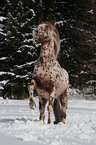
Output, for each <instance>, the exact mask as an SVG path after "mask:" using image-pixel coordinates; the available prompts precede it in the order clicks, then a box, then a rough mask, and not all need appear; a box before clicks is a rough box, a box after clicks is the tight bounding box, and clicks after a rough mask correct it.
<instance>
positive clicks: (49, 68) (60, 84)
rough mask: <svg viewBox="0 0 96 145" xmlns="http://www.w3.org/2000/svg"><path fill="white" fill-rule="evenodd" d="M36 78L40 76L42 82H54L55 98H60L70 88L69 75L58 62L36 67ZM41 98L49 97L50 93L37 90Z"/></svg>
mask: <svg viewBox="0 0 96 145" xmlns="http://www.w3.org/2000/svg"><path fill="white" fill-rule="evenodd" d="M33 75H34V76H36V75H37V76H40V77H41V78H42V80H43V79H44V80H52V81H53V82H54V84H55V88H56V92H55V96H59V95H60V94H61V93H62V92H63V91H64V90H65V89H66V87H67V86H68V74H67V72H66V71H65V70H64V69H62V68H61V67H60V65H59V63H58V62H57V61H54V63H47V64H43V65H41V66H40V65H39V66H35V69H34V73H33ZM37 92H38V95H39V96H45V97H46V98H48V97H49V93H48V92H46V91H45V90H42V89H37Z"/></svg>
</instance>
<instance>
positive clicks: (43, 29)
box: [33, 21, 60, 57]
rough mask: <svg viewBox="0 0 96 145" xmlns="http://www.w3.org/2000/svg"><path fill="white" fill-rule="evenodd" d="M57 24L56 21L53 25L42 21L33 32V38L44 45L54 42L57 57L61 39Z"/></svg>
mask: <svg viewBox="0 0 96 145" xmlns="http://www.w3.org/2000/svg"><path fill="white" fill-rule="evenodd" d="M55 22H56V21H54V22H52V23H50V22H42V21H40V24H39V25H38V27H37V28H35V29H34V30H33V38H34V39H35V40H36V41H37V42H40V43H42V44H44V43H48V42H50V41H51V40H52V41H53V42H54V50H55V56H56V57H57V55H58V52H59V49H60V38H59V32H58V30H57V28H56V27H55Z"/></svg>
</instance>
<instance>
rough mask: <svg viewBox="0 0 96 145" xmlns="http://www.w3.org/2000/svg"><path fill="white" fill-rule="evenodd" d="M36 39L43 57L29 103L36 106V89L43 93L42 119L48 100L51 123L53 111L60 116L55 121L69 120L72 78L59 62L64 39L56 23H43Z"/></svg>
mask: <svg viewBox="0 0 96 145" xmlns="http://www.w3.org/2000/svg"><path fill="white" fill-rule="evenodd" d="M33 38H34V39H35V40H36V41H37V42H40V43H41V44H42V46H41V52H40V56H39V58H38V60H37V63H36V64H35V68H34V71H33V75H32V81H31V83H30V85H29V95H30V98H29V106H30V108H34V107H35V102H34V99H33V90H34V89H36V90H37V93H38V96H39V110H40V120H43V121H44V119H45V113H44V112H45V106H46V103H47V101H49V104H48V123H51V115H52V112H53V110H54V114H55V119H56V121H55V123H58V122H60V121H62V122H63V123H65V121H66V109H67V103H68V84H69V79H68V73H67V71H66V70H65V69H63V68H61V66H60V64H59V63H58V61H57V55H58V52H59V49H60V38H59V33H58V30H57V29H56V27H55V22H53V23H49V22H41V23H40V24H39V25H38V27H37V28H35V29H34V30H33ZM54 100H55V101H54ZM56 100H57V101H56ZM56 102H57V103H56ZM59 104H61V105H59ZM58 105H59V107H58ZM53 106H54V109H53ZM60 113H61V116H60ZM59 116H60V117H59Z"/></svg>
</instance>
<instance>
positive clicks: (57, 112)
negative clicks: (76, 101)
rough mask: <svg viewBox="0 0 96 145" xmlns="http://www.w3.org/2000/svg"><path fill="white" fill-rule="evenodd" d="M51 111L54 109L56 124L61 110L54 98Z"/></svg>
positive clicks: (59, 119) (59, 120)
mask: <svg viewBox="0 0 96 145" xmlns="http://www.w3.org/2000/svg"><path fill="white" fill-rule="evenodd" d="M53 111H54V115H55V121H54V124H57V123H59V122H61V119H62V118H61V115H62V111H61V107H60V103H59V101H58V100H57V99H56V98H55V100H54V107H53Z"/></svg>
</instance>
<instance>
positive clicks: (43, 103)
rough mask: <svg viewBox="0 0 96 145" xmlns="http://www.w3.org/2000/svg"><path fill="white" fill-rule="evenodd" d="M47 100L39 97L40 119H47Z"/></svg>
mask: <svg viewBox="0 0 96 145" xmlns="http://www.w3.org/2000/svg"><path fill="white" fill-rule="evenodd" d="M46 103H47V100H46V99H45V98H39V111H40V120H43V121H44V120H45V106H46Z"/></svg>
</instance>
